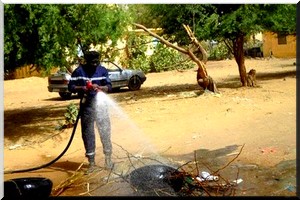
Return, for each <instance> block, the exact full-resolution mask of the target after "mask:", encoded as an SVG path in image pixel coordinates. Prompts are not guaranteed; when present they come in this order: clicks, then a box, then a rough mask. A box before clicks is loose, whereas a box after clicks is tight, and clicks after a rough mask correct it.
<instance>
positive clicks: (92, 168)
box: [85, 156, 96, 174]
mask: <svg viewBox="0 0 300 200" xmlns="http://www.w3.org/2000/svg"><path fill="white" fill-rule="evenodd" d="M88 161H89V167H88V169H87V170H86V171H85V174H90V173H92V172H94V171H95V170H96V164H95V156H88Z"/></svg>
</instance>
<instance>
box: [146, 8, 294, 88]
mask: <svg viewBox="0 0 300 200" xmlns="http://www.w3.org/2000/svg"><path fill="white" fill-rule="evenodd" d="M148 6H149V7H150V10H151V11H152V16H153V17H155V18H156V19H157V22H158V25H159V26H160V27H161V28H163V29H164V33H165V34H166V35H168V36H169V39H172V38H173V40H174V41H176V42H178V43H179V44H181V45H188V44H189V42H190V40H189V38H188V36H187V34H186V32H185V30H184V29H183V24H186V25H188V26H190V27H192V31H193V32H194V34H195V36H196V37H197V38H198V39H199V40H215V41H218V42H225V43H226V45H227V47H228V48H229V49H230V51H231V52H232V54H233V55H234V58H235V60H236V62H237V65H238V69H239V73H240V80H241V83H242V85H243V86H246V75H247V72H246V67H245V59H244V51H243V46H244V42H245V40H246V39H247V38H248V37H250V36H251V35H253V34H255V33H258V32H261V31H264V30H269V31H274V32H284V33H295V32H296V4H272V5H263V4H207V5H204V4H191V5H190V4H174V5H171V4H159V5H157V4H153V5H148ZM174 36H175V37H174Z"/></svg>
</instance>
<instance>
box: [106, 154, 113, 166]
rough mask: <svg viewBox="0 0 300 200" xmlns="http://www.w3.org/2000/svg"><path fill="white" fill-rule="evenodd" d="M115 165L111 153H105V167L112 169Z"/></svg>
mask: <svg viewBox="0 0 300 200" xmlns="http://www.w3.org/2000/svg"><path fill="white" fill-rule="evenodd" d="M113 167H114V163H113V162H112V161H111V155H105V168H106V169H112V168H113Z"/></svg>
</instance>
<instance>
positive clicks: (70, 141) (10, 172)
mask: <svg viewBox="0 0 300 200" xmlns="http://www.w3.org/2000/svg"><path fill="white" fill-rule="evenodd" d="M86 88H87V89H88V90H92V89H93V85H92V82H91V81H87V82H86ZM82 102H83V98H81V99H80V105H81V103H82ZM80 115H81V107H79V112H78V115H77V118H76V121H75V123H74V128H73V131H72V134H71V137H70V139H69V142H68V144H67V146H66V147H65V149H64V150H63V151H62V152H61V153H60V154H59V155H58V156H57V157H56V158H55V159H54V160H52V161H50V162H48V163H46V164H43V165H41V166H37V167H32V168H28V169H19V170H8V171H4V174H13V173H22V172H29V171H34V170H38V169H42V168H45V167H48V166H50V165H52V164H53V163H55V162H56V161H57V160H59V159H60V158H61V157H62V156H63V155H64V154H65V153H66V152H67V150H68V149H69V147H70V145H71V143H72V141H73V138H74V135H75V132H76V128H77V124H78V121H79V119H80Z"/></svg>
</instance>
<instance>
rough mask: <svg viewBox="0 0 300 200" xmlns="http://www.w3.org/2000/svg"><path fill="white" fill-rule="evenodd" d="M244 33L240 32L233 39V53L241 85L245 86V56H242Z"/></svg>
mask: <svg viewBox="0 0 300 200" xmlns="http://www.w3.org/2000/svg"><path fill="white" fill-rule="evenodd" d="M243 45H244V35H243V34H240V35H238V36H237V37H236V39H235V40H234V41H233V52H234V53H233V54H234V58H235V61H236V63H237V64H238V68H239V73H240V80H241V83H242V86H246V84H247V71H246V67H245V57H244V48H243Z"/></svg>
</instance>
